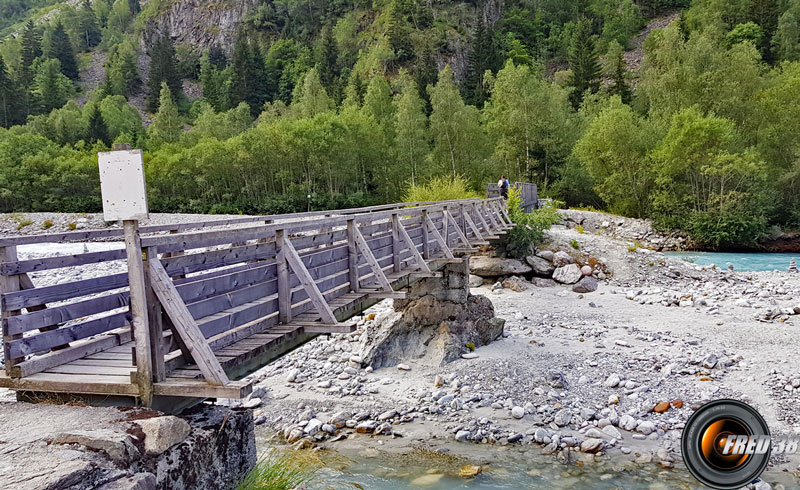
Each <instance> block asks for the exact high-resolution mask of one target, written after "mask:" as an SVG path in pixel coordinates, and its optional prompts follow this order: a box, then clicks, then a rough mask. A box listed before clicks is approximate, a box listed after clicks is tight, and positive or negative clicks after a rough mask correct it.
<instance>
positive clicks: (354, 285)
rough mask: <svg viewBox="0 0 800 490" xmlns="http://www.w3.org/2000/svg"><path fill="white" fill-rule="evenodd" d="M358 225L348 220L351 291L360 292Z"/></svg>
mask: <svg viewBox="0 0 800 490" xmlns="http://www.w3.org/2000/svg"><path fill="white" fill-rule="evenodd" d="M357 232H358V230H357V229H356V223H355V221H353V220H347V253H348V270H349V272H350V291H353V292H355V291H358V246H357V244H356V233H357Z"/></svg>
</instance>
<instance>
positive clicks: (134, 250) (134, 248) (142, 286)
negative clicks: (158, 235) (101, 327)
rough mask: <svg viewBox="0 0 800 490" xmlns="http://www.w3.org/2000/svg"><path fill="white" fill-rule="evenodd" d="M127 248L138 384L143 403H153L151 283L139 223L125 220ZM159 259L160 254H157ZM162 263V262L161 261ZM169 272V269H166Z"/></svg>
mask: <svg viewBox="0 0 800 490" xmlns="http://www.w3.org/2000/svg"><path fill="white" fill-rule="evenodd" d="M122 226H123V228H124V230H125V250H126V252H127V255H128V260H127V264H128V283H129V285H130V311H131V330H133V338H134V341H135V343H136V375H135V376H134V378H135V379H136V384H137V385H138V386H139V396H140V397H141V398H142V403H143V404H144V405H145V406H147V407H149V406H150V405H151V403H152V400H153V394H152V385H153V368H152V364H151V362H152V357H151V350H150V326H149V322H148V314H147V284H146V283H145V279H144V265H143V264H142V246H141V242H140V239H139V223H138V222H137V221H136V220H124V221H123V222H122ZM156 261H158V258H156ZM159 265H160V263H159ZM165 273H166V272H165Z"/></svg>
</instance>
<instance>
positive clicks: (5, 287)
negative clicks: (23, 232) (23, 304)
mask: <svg viewBox="0 0 800 490" xmlns="http://www.w3.org/2000/svg"><path fill="white" fill-rule="evenodd" d="M16 260H17V247H16V246H14V245H9V246H6V247H0V266H2V264H3V263H4V262H16ZM19 277H20V276H18V275H8V276H6V275H0V294H4V293H11V292H14V291H19V290H20V287H21V286H20V281H19ZM20 313H21V311H20V310H14V311H5V310H3V312H2V318H4V319H5V318H8V317H12V316H16V315H19V314H20ZM21 338H22V334H17V335H9V334H8V329H7V327H6V322H5V321H4V322H3V347H4V349H3V359H4V361H5V367H6V372H9V373H12V372H15V371H18V370H17V369H12V368H13V367H14V365H15V364H16V363H17V361H19V360H20V359H12V358H11V355H10V353H9V350H8V343H9V342H10V341H12V340H16V339H21Z"/></svg>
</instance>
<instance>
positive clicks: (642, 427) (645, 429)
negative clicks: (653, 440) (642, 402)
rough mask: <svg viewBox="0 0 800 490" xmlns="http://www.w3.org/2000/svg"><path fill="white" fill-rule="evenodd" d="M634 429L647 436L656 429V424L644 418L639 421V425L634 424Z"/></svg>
mask: <svg viewBox="0 0 800 490" xmlns="http://www.w3.org/2000/svg"><path fill="white" fill-rule="evenodd" d="M636 430H637V431H638V432H641V433H642V434H644V435H646V436H649V435H650V434H652V433H653V432H655V431H656V426H655V424H654V423H652V422H650V421H649V420H646V421H642V422H639V425H637V426H636Z"/></svg>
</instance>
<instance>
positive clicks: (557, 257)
mask: <svg viewBox="0 0 800 490" xmlns="http://www.w3.org/2000/svg"><path fill="white" fill-rule="evenodd" d="M573 263H575V260H574V259H573V258H572V256H570V254H568V253H567V252H564V251H563V250H559V251H558V252H556V253H555V254H554V255H553V265H554V266H556V267H564V266H565V265H569V264H573Z"/></svg>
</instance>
